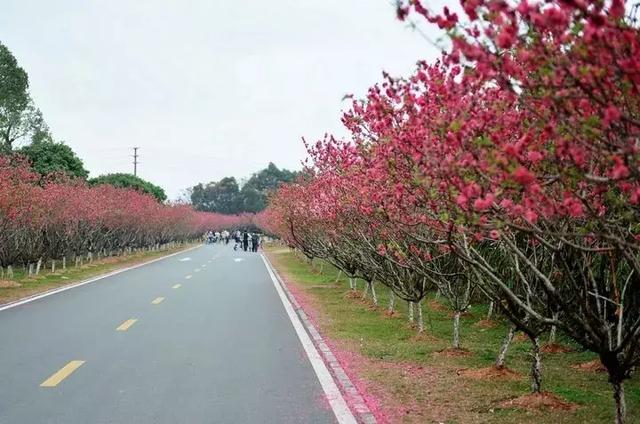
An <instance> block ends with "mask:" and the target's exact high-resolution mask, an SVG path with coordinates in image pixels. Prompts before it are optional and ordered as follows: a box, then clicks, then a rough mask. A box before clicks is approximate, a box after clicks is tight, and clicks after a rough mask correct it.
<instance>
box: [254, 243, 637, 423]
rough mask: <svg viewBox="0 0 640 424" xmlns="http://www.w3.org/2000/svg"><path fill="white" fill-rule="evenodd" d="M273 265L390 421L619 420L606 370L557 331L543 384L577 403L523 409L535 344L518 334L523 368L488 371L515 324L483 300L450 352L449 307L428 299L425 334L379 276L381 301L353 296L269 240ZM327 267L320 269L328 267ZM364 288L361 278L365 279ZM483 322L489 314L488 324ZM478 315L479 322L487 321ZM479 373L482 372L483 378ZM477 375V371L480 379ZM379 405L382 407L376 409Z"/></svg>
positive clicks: (518, 361) (515, 364) (328, 274)
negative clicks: (492, 313)
mask: <svg viewBox="0 0 640 424" xmlns="http://www.w3.org/2000/svg"><path fill="white" fill-rule="evenodd" d="M265 250H266V252H267V254H268V256H269V258H270V260H271V262H272V264H273V265H274V266H275V267H276V268H277V269H278V271H279V273H280V274H281V275H282V277H283V278H284V279H285V281H286V283H287V284H288V285H289V286H290V288H291V290H292V292H293V293H294V295H295V296H296V297H298V300H299V301H300V302H301V303H302V305H303V306H304V307H305V309H306V310H307V313H308V314H309V315H310V316H311V317H312V319H313V320H314V321H315V323H316V324H317V325H318V327H319V329H320V330H321V332H322V333H323V334H324V335H325V336H326V337H327V338H328V340H329V342H330V343H331V344H332V345H333V346H334V348H335V349H336V350H337V352H336V353H337V355H338V356H339V358H340V359H341V362H343V366H344V367H345V368H346V369H347V372H348V373H350V374H351V375H352V377H353V378H354V379H355V380H357V381H358V383H357V384H359V385H360V386H361V387H362V388H363V389H364V390H365V391H366V392H368V394H369V395H371V396H372V397H373V398H375V399H376V400H377V402H378V403H379V408H378V409H377V410H378V415H379V418H380V420H379V421H382V422H385V421H386V422H391V423H430V422H438V423H538V424H546V423H548V424H560V423H567V424H574V423H575V424H577V423H610V422H613V421H614V410H613V398H612V394H611V389H610V386H609V384H608V383H607V378H606V374H605V373H598V372H595V371H589V370H587V371H582V370H577V369H574V368H572V366H575V365H576V364H582V363H585V362H587V361H591V360H593V359H596V356H595V355H594V354H592V353H590V352H586V351H582V350H581V349H580V348H579V347H578V346H576V345H573V344H572V343H571V342H570V341H569V340H566V339H563V338H562V336H559V340H558V341H559V342H560V343H561V344H563V345H565V346H567V347H569V348H571V352H568V353H548V354H545V355H544V357H543V372H544V380H543V390H545V391H547V392H550V393H551V394H553V395H555V396H557V397H558V398H559V399H561V400H564V401H566V402H567V403H569V404H570V405H571V407H570V408H568V409H562V408H559V407H552V408H549V407H544V406H543V407H541V408H533V409H523V408H519V407H516V405H518V404H520V402H518V401H514V402H512V401H511V400H513V399H514V398H516V397H519V396H522V395H525V394H527V393H528V392H529V379H528V370H529V367H530V356H529V342H528V341H526V340H522V338H521V337H516V339H515V340H514V342H513V343H512V345H511V348H510V351H509V354H508V357H507V366H508V367H509V368H510V369H511V370H513V371H515V372H516V373H517V374H516V375H512V374H508V375H506V376H495V375H488V376H487V375H484V376H483V375H482V373H478V372H476V370H477V369H481V368H485V367H490V366H491V365H492V364H493V361H494V360H495V357H496V353H497V351H498V348H499V346H500V343H501V342H502V339H503V337H504V335H505V333H506V331H507V325H506V323H505V322H504V321H502V320H499V319H498V320H493V321H491V322H490V323H487V322H486V321H484V320H483V319H484V318H485V317H486V314H487V307H486V306H485V305H473V306H472V308H471V310H470V313H469V314H465V315H464V316H463V317H462V319H461V340H462V346H463V347H464V348H465V349H468V350H469V352H470V354H468V355H464V356H453V355H448V354H446V350H445V349H447V348H448V347H449V346H450V344H451V333H452V319H451V317H450V314H449V312H448V310H447V308H446V306H445V305H444V304H443V303H441V302H438V301H437V300H435V299H434V298H433V297H431V298H429V299H428V300H427V301H426V302H424V305H423V313H424V314H425V327H426V331H425V333H423V334H421V335H418V333H417V331H416V329H415V328H414V327H412V326H411V325H409V324H408V322H407V318H406V317H407V307H406V304H405V302H403V301H397V307H398V308H397V312H396V314H395V315H394V316H391V317H389V316H387V315H386V314H385V310H386V306H387V303H388V300H389V292H388V290H387V289H386V288H384V287H383V286H381V285H379V284H376V291H377V293H378V298H379V306H378V307H374V306H373V305H372V303H371V301H370V300H362V299H360V297H358V298H353V297H351V296H349V293H348V282H347V280H346V278H345V277H342V278H341V279H340V280H338V281H337V280H336V277H337V274H338V271H337V270H336V269H335V268H333V267H331V266H330V265H328V264H323V265H322V267H320V266H319V264H317V265H316V266H315V267H313V266H311V265H310V264H309V263H308V262H307V261H306V260H304V259H303V258H301V257H299V256H297V255H295V254H294V253H292V252H290V251H289V250H287V249H282V248H281V247H277V246H267V247H266V249H265ZM320 268H322V272H320ZM358 287H359V293H360V294H361V293H362V291H361V290H362V287H363V283H362V282H359V285H358ZM480 321H481V322H480ZM479 322H480V323H479ZM478 374H480V378H478ZM472 377H476V378H472ZM625 389H626V397H627V411H628V412H627V414H628V415H627V422H629V423H632V422H640V382H639V381H638V378H633V379H631V380H629V381H627V382H626V385H625ZM375 409H376V408H374V410H375Z"/></svg>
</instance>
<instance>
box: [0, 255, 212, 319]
mask: <svg viewBox="0 0 640 424" xmlns="http://www.w3.org/2000/svg"><path fill="white" fill-rule="evenodd" d="M201 246H202V245H198V246H194V247H190V248H188V249H185V250H181V251H180V252H176V253H172V254H170V255H167V256H163V257H161V258H156V259H152V260H150V261H147V262H142V263H140V264H137V265H133V266H130V267H127V268H122V269H117V270H115V271H112V272H109V273H107V274H103V275H99V276H97V277H93V278H90V279H88V280H84V281H80V282H79V283H75V284H70V285H68V286H64V287H60V288H59V289H53V290H49V291H46V292H44V293H40V294H37V295H34V296H30V297H27V298H25V299H22V300H17V301H15V302H12V303H8V304H6V305H2V306H0V311H4V310H5V309H10V308H15V307H16V306H20V305H24V304H25V303H29V302H33V301H34V300H38V299H42V298H43V297H47V296H51V295H54V294H57V293H61V292H63V291H67V290H71V289H75V288H76V287H80V286H84V285H85V284H89V283H93V282H94V281H98V280H102V279H103V278H108V277H111V276H114V275H116V274H120V273H122V272H126V271H130V270H132V269H135V268H140V267H143V266H145V265H149V264H152V263H154V262H158V261H162V260H164V259H167V258H170V257H172V256H176V255H181V254H183V253H185V252H189V251H191V250H194V249H197V248H199V247H201Z"/></svg>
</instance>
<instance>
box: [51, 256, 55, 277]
mask: <svg viewBox="0 0 640 424" xmlns="http://www.w3.org/2000/svg"><path fill="white" fill-rule="evenodd" d="M54 272H56V260H55V259H51V273H52V274H53V273H54Z"/></svg>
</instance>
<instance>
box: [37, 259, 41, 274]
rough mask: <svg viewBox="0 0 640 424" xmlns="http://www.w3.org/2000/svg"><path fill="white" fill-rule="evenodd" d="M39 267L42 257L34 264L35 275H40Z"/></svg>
mask: <svg viewBox="0 0 640 424" xmlns="http://www.w3.org/2000/svg"><path fill="white" fill-rule="evenodd" d="M40 268H42V258H40V259H38V263H37V265H36V275H40Z"/></svg>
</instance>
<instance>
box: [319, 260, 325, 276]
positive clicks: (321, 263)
mask: <svg viewBox="0 0 640 424" xmlns="http://www.w3.org/2000/svg"><path fill="white" fill-rule="evenodd" d="M323 269H324V262H320V274H322V271H323Z"/></svg>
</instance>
